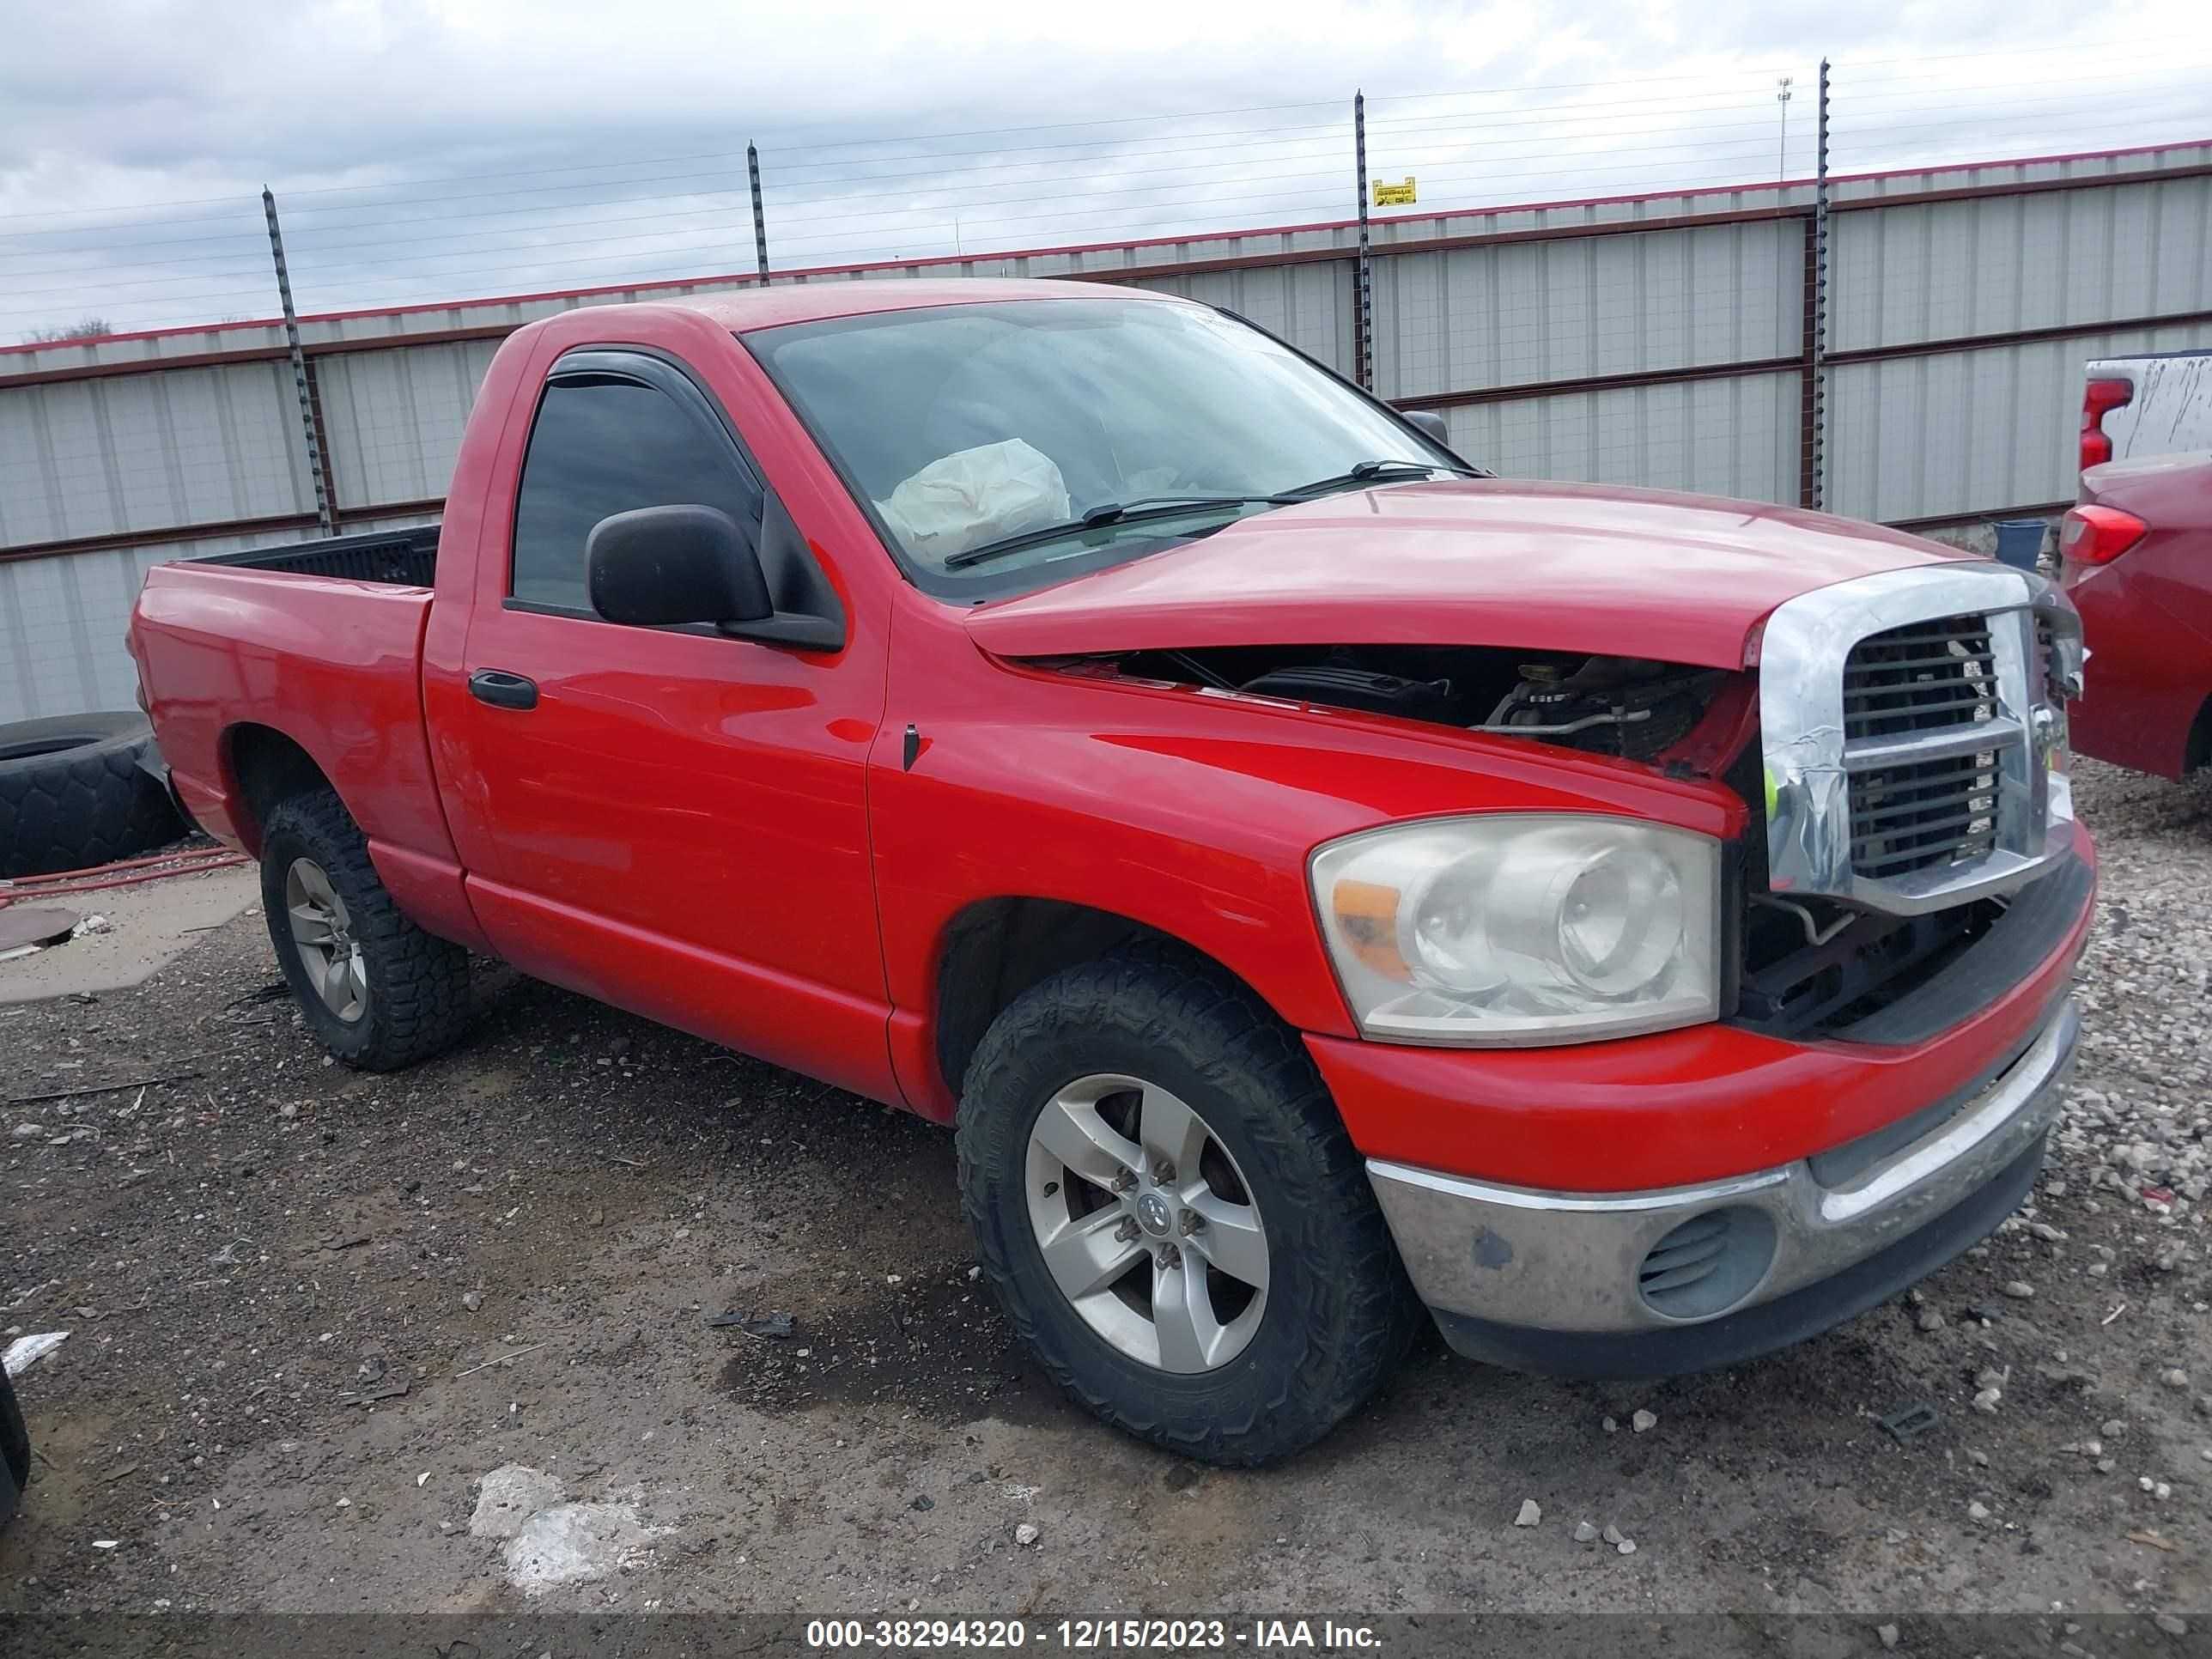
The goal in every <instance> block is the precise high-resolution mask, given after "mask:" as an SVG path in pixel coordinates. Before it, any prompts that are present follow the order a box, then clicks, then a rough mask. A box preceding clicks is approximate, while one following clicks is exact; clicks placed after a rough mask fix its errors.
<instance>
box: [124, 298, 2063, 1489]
mask: <svg viewBox="0 0 2212 1659" xmlns="http://www.w3.org/2000/svg"><path fill="white" fill-rule="evenodd" d="M131 645H132V649H133V651H134V652H135V653H136V655H137V661H138V664H139V668H140V671H141V675H142V678H143V686H144V696H145V697H146V699H147V700H148V702H149V706H150V708H151V712H152V714H153V717H154V720H155V726H156V728H157V730H158V732H159V735H160V738H161V747H162V750H163V751H164V753H165V754H166V755H167V757H168V759H169V761H170V763H171V764H172V766H173V775H174V781H175V786H176V788H177V790H178V792H179V795H180V796H181V798H182V799H183V800H184V801H185V804H186V805H188V806H189V807H190V809H191V811H192V812H193V813H194V814H196V815H197V817H198V819H199V821H200V823H203V824H204V825H205V826H206V827H207V828H208V829H210V831H212V832H213V833H214V834H216V836H221V837H222V838H223V839H224V840H226V841H228V842H233V843H234V844H236V845H238V846H240V847H243V848H247V849H248V850H250V851H251V852H252V853H253V854H256V855H258V858H259V860H260V861H261V867H262V872H263V884H264V892H265V895H266V898H267V911H268V918H269V931H270V938H271V940H272V941H273V943H274V945H275V946H276V955H277V957H278V959H279V960H280V962H281V963H283V971H284V973H285V975H287V977H288V978H289V981H291V984H292V987H293V989H294V990H295V993H296V994H297V995H298V997H299V1000H300V1003H301V1006H302V1008H303V1009H304V1010H305V1015H306V1018H307V1023H308V1024H309V1025H310V1026H311V1027H312V1029H313V1030H314V1031H315V1033H316V1034H317V1036H319V1038H320V1039H321V1040H322V1042H324V1043H325V1044H326V1045H327V1046H328V1047H329V1048H330V1049H331V1052H332V1053H333V1054H336V1055H337V1056H338V1057H339V1058H340V1059H341V1060H346V1061H348V1062H349V1063H351V1064H354V1065H356V1066H366V1067H369V1068H372V1069H382V1068H386V1067H392V1066H403V1065H405V1064H407V1063H409V1062H410V1061H413V1060H420V1059H422V1057H424V1056H425V1055H428V1054H431V1053H433V1052H434V1051H435V1050H437V1049H439V1048H442V1047H444V1046H445V1045H447V1043H449V1042H453V1040H454V1038H455V1037H456V1036H458V1035H459V1032H460V1030H461V1029H462V1025H463V1022H464V1020H465V1018H466V1013H467V1008H468V979H469V957H470V955H471V952H473V953H476V954H478V955H482V956H486V957H499V958H502V959H504V960H506V961H507V962H509V963H513V964H515V965H516V966H517V967H519V968H520V969H522V970H523V971H524V972H526V973H529V974H532V975H537V976H538V977H540V978H542V979H545V980H549V981H553V982H554V983H556V984H559V985H563V986H568V987H573V988H574V989H575V990H578V991H580V992H583V993H585V994H589V995H591V996H594V997H598V998H602V999H604V1000H606V1001H608V1002H611V1003H614V1004H617V1005H618V1006H622V1007H624V1008H628V1009H632V1010H635V1011H636V1012H639V1013H641V1014H644V1015H647V1016H649V1017H650V1018H654V1019H658V1020H662V1021H665V1022H666V1023H667V1024H671V1025H673V1026H677V1027H680V1028H681V1029H683V1030H687V1031H692V1032H696V1033H697V1034H699V1035H700V1036H704V1037H708V1038H710V1039H712V1040H713V1041H715V1042H721V1043H726V1044H728V1045H730V1046H731V1047H733V1048H741V1049H744V1050H745V1051H747V1052H748V1053H750V1054H758V1055H762V1056H763V1057H765V1058H767V1059H769V1060H774V1061H776V1062H778V1063H780V1064H782V1065H786V1066H793V1067H796V1068H798V1069H799V1070H800V1071H803V1072H806V1073H811V1074H812V1075H814V1076H816V1077H818V1078H823V1079H828V1080H829V1081H830V1082H832V1083H835V1084H837V1085H841V1086H842V1087H844V1088H846V1089H849V1090H852V1091H855V1092H857V1093H859V1094H861V1095H864V1096H866V1097H870V1098H872V1099H874V1100H878V1101H886V1102H891V1103H897V1104H902V1105H904V1106H906V1107H908V1108H911V1109H913V1110H915V1111H916V1112H919V1113H921V1114H922V1115H925V1116H927V1117H930V1118H933V1119H936V1120H939V1121H943V1122H945V1123H949V1124H951V1125H954V1126H955V1127H956V1131H957V1141H958V1148H959V1154H960V1180H961V1186H962V1196H963V1202H964V1204H965V1206H966V1209H967V1212H968V1214H969V1218H970V1219H971V1220H972V1222H973V1224H974V1227H975V1235H976V1240H977V1243H978V1246H979V1249H980V1250H981V1257H982V1261H983V1262H984V1264H985V1266H986V1268H987V1273H988V1274H989V1277H990V1279H991V1280H992V1282H993V1283H994V1285H995V1286H996V1288H997V1291H998V1294H999V1295H1000V1298H1001V1299H1002V1301H1003V1302H1004V1304H1005V1306H1006V1312H1007V1315H1008V1316H1009V1317H1010V1318H1011V1319H1012V1322H1013V1323H1014V1325H1015V1326H1016V1327H1017V1328H1018V1330H1019V1331H1020V1332H1021V1334H1022V1335H1023V1336H1024V1339H1025V1340H1027V1341H1028V1343H1029V1344H1030V1346H1031V1347H1032V1349H1033V1350H1034V1351H1035V1352H1036V1356H1037V1358H1038V1359H1039V1360H1040V1362H1041V1363H1042V1364H1043V1365H1044V1366H1045V1367H1046V1369H1047V1370H1049V1371H1050V1372H1051V1373H1052V1374H1053V1375H1054V1376H1055V1377H1056V1378H1057V1379H1058V1380H1059V1381H1060V1383H1062V1384H1064V1385H1065V1386H1066V1388H1067V1389H1069V1390H1070V1391H1071V1392H1072V1393H1073V1395H1076V1396H1077V1397H1078V1398H1079V1399H1080V1400H1082V1401H1085V1403H1087V1404H1088V1405H1089V1406H1090V1407H1092V1408H1093V1409H1094V1410H1096V1411H1097V1413H1099V1415H1101V1416H1102V1417H1103V1418H1105V1419H1108V1420H1109V1421H1110V1422H1113V1423H1115V1424H1117V1425H1120V1426H1121V1427H1122V1428H1124V1429H1126V1430H1128V1431H1131V1432H1133V1433H1135V1434H1138V1435H1141V1436H1143V1437H1146V1438H1148V1439H1151V1440H1152V1441H1155V1442H1157V1443H1160V1444H1162V1445H1166V1446H1171V1447H1174V1448H1176V1449H1180V1450H1183V1451H1186V1452H1188V1453H1191V1454H1193V1455H1197V1456H1200V1457H1206V1458H1211V1459H1214V1460H1217V1461H1222V1462H1260V1461H1262V1460H1265V1459H1267V1458H1269V1457H1273V1456H1276V1455H1281V1454H1284V1453H1286V1452H1289V1451H1291V1450H1294V1449H1297V1448H1299V1447H1301V1446H1304V1445H1305V1444H1307V1443H1310V1442H1311V1441H1312V1440H1314V1439H1315V1438H1316V1437H1318V1436H1320V1435H1322V1433H1324V1432H1326V1431H1327V1430H1328V1428H1329V1427H1330V1426H1331V1425H1333V1424H1334V1423H1335V1422H1337V1421H1338V1420H1339V1419H1341V1418H1342V1417H1343V1416H1344V1415H1345V1414H1346V1413H1347V1412H1349V1411H1351V1410H1352V1409H1353V1408H1354V1407H1357V1406H1358V1404H1359V1403H1360V1402H1361V1401H1363V1400H1364V1398H1366V1397H1367V1396H1368V1395H1369V1394H1370V1392H1371V1391H1372V1390H1373V1389H1375V1388H1376V1386H1377V1385H1378V1384H1379V1383H1381V1382H1382V1381H1383V1378H1384V1377H1385V1376H1387V1375H1388V1373H1389V1370H1391V1368H1392V1366H1393V1365H1394V1364H1395V1363H1396V1362H1397V1360H1398V1358H1399V1357H1400V1356H1401V1353H1402V1352H1403V1351H1404V1349H1405V1347H1406V1346H1407V1342H1408V1341H1409V1340H1411V1338H1412V1337H1413V1334H1414V1333H1415V1330H1416V1328H1417V1327H1418V1325H1419V1322H1420V1321H1421V1319H1422V1318H1423V1317H1424V1313H1423V1310H1424V1309H1425V1310H1426V1314H1427V1316H1432V1317H1433V1318H1434V1319H1435V1321H1436V1322H1437V1324H1438V1325H1439V1326H1440V1327H1441V1328H1442V1329H1443V1334H1444V1335H1445V1336H1446V1337H1447V1338H1448V1339H1449V1341H1450V1343H1451V1345H1452V1346H1454V1347H1455V1348H1456V1349H1457V1350H1459V1351H1460V1352H1462V1353H1464V1354H1468V1355H1470V1356H1474V1357H1476V1358H1481V1359H1485V1360H1489V1361H1493V1362H1496V1363H1500V1364H1508V1365H1514V1366H1521V1367H1526V1368H1530V1369H1535V1370H1548V1371H1553V1372H1559V1373H1563V1374H1579V1375H1585V1376H1589V1375H1599V1376H1632V1375H1636V1376H1640V1375H1650V1374H1656V1373H1662V1372H1668V1371H1675V1370H1688V1369H1694V1368H1701V1367H1707V1366H1713V1365H1719V1364H1729V1363H1732V1362H1735V1361H1738V1360H1741V1359H1743V1358H1747V1357H1748V1356H1751V1355H1754V1354H1758V1353H1761V1352H1766V1351H1768V1350H1771V1349H1772V1348H1774V1347H1777V1346H1780V1345H1782V1344H1784V1343H1788V1342H1790V1341H1793V1340H1796V1339H1799V1338H1802V1337H1804V1336H1807V1335H1809V1334H1813V1333H1814V1332H1818V1331H1820V1330H1823V1329H1825V1328H1827V1327H1830V1326H1832V1325H1834V1324H1836V1323H1837V1322H1839V1321H1841V1320H1844V1319H1846V1318H1848V1317H1850V1316H1852V1315H1854V1314H1856V1313H1857V1312H1859V1311H1861V1310H1864V1309H1866V1308H1869V1307H1870V1306H1872V1305H1874V1304H1875V1303H1877V1302H1880V1301H1881V1300H1882V1299H1883V1298H1885V1297H1889V1296H1892V1295H1893V1294H1894V1293H1895V1292H1897V1291H1899V1289H1901V1288H1902V1287H1903V1286H1905V1285H1907V1284H1910V1283H1911V1282H1912V1281H1913V1280H1914V1279H1917V1278H1919V1277H1920V1276H1921V1275H1923V1274H1924V1273H1928V1272H1929V1271H1930V1270H1931V1269H1932V1268H1934V1267H1936V1266H1938V1265H1939V1264H1941V1263H1942V1262H1944V1261H1948V1260H1950V1259H1951V1258H1952V1257H1954V1256H1955V1255H1958V1254H1959V1253H1960V1251H1961V1250H1963V1249H1966V1246H1967V1245H1969V1244H1970V1243H1972V1242H1974V1241H1975V1240H1976V1239H1978V1238H1979V1237H1983V1236H1984V1234H1986V1233H1988V1232H1989V1231H1990V1230H1991V1229H1992V1228H1993V1227H1995V1226H1996V1224H1997V1223H1998V1222H1999V1221H2000V1220H2001V1219H2002V1218H2003V1217H2004V1216H2005V1215H2006V1214H2008V1212H2010V1211H2011V1210H2012V1209H2013V1207H2014V1206H2015V1205H2016V1204H2018V1203H2019V1202H2020V1200H2021V1197H2022V1196H2023V1194H2026V1193H2027V1190H2028V1188H2029V1185H2030V1182H2032V1181H2033V1177H2034V1176H2035V1173H2036V1170H2037V1169H2038V1168H2039V1165H2040V1164H2041V1161H2042V1158H2043V1152H2044V1143H2045V1135H2046V1133H2047V1131H2048V1129H2049V1127H2050V1126H2051V1121H2052V1118H2053V1115H2055V1113H2056V1112H2057V1108H2058V1089H2057V1085H2058V1083H2059V1080H2060V1079H2061V1077H2062V1075H2063V1071H2064V1068H2065V1066H2067V1064H2068V1062H2069V1059H2070V1057H2071V1054H2072V1050H2073V1048H2074V1043H2075V1030H2076V1025H2077V1021H2076V1016H2075V1010H2074V1006H2073V1003H2072V1001H2071V1000H2070V998H2069V981H2070V977H2071V975H2072V972H2073V969H2074V964H2075V957H2076V956H2077V955H2078V953H2079V951H2080V949H2081V941H2082V938H2083V935H2084V933H2085V932H2086V930H2087V926H2088V922H2089V916H2090V907H2091V900H2092V896H2093V887H2094V884H2095V882H2094V862H2093V853H2092V850H2091V848H2090V845H2089V842H2088V838H2087V836H2085V835H2084V834H2083V833H2082V832H2081V829H2079V827H2078V826H2077V825H2076V824H2075V821H2074V816H2073V811H2072V807H2071V800H2070V795H2069V784H2068V775H2067V754H2066V740H2065V734H2066V726H2065V708H2066V699H2067V697H2068V696H2069V693H2070V692H2072V691H2074V690H2077V689H2078V686H2079V678H2080V673H2081V632H2080V627H2079V624H2078V622H2077V619H2076V617H2075V614H2074V611H2073V610H2072V609H2071V607H2070V606H2069V605H2068V604H2067V603H2066V601H2065V599H2064V598H2063V596H2062V595H2061V594H2060V593H2059V592H2057V590H2055V589H2054V588H2052V587H2051V586H2050V585H2049V584H2047V583H2045V582H2043V581H2041V580H2039V579H2037V578H2036V577H2034V576H2032V575H2028V574H2023V573H2021V572H2019V571H2016V570H2012V569H2008V568H2005V567H2003V566H2001V565H1997V564H1994V563H1991V562H1988V561H1986V560H1978V559H1971V558H1966V557H1963V556H1959V555H1957V554H1955V553H1954V552H1952V551H1951V550H1947V549H1945V548H1942V547H1938V546H1936V545H1933V544H1929V543H1928V542H1924V541H1919V540H1916V539H1914V538H1911V537H1909V536H1905V535H1899V534H1895V533H1893V532H1888V531H1885V530H1881V529H1877V528H1875V527H1873V526H1868V525H1864V524H1856V523H1850V522H1846V521H1844V520H1837V519H1831V518H1825V517H1821V516H1820V515H1818V514H1815V513H1803V512H1797V511H1794V510H1790V509H1786V508H1781V507H1768V506H1760V505H1755V504H1751V503H1747V502H1743V501H1723V500H1719V499H1716V498H1711V497H1703V496H1691V495H1665V494H1661V493H1657V492H1654V491H1649V490H1641V489H1613V488H1602V487H1597V486H1590V485H1577V484H1560V483H1512V482H1509V481H1506V480H1503V479H1498V478H1494V477H1490V476H1488V475H1487V474H1485V473H1483V472H1482V471H1480V470H1479V469H1476V468H1473V467H1470V466H1468V465H1466V464H1465V463H1464V462H1462V460H1461V459H1459V458H1458V457H1457V456H1455V454H1453V453H1451V452H1450V451H1449V449H1448V448H1446V447H1444V446H1443V443H1442V442H1441V441H1440V431H1439V428H1438V424H1437V422H1435V420H1434V418H1433V417H1421V416H1404V415H1401V414H1399V413H1397V412H1396V411H1395V410H1391V409H1390V408H1389V407H1388V406H1386V405H1384V404H1380V403H1378V402H1376V401H1374V400H1373V399H1371V398H1368V397H1367V396H1366V395H1365V394H1364V393H1363V392H1359V391H1358V390H1357V389H1356V388H1354V387H1352V386H1348V385H1346V383H1345V382H1343V381H1342V380H1339V379H1337V378H1336V377H1334V375H1332V374H1328V372H1327V371H1325V370H1323V369H1322V368H1319V367H1318V366H1316V365H1315V364H1314V363H1312V362H1310V361H1308V360H1306V359H1305V358H1304V357H1302V356H1299V355H1298V354H1297V353H1296V352H1294V351H1292V350H1291V349H1289V348H1287V347H1285V346H1284V345H1282V344H1281V343H1279V342H1277V341H1275V340H1274V339H1273V338H1272V337H1269V336H1268V335H1267V334H1265V333H1263V332H1261V331H1258V330H1257V329H1255V328H1253V327H1251V326H1250V325H1247V324H1246V323H1244V322H1243V321H1242V320H1241V319H1237V318H1235V317H1233V316H1230V315H1228V314H1225V313H1221V312H1219V311H1216V310H1214V309H1212V308H1210V307H1205V306H1200V305H1196V304H1193V303H1190V302H1188V301H1182V300H1178V299H1174V298H1170V297H1169V296H1166V295H1155V294H1145V293H1138V292H1132V291H1128V290H1123V289H1110V288H1103V287H1091V286H1079V285H1075V284H1054V283H926V282H899V283H888V282H881V283H850V284H813V283H809V284H805V285H793V286H791V287H784V288H774V289H768V290H765V291H762V292H755V293H749V294H744V295H735V296H732V297H729V298H725V299H716V300H709V301H699V302H697V303H686V304H654V305H635V306H611V307H602V308H595V309H589V310H579V311H572V312H569V313H565V314H563V315H560V316H556V317H551V318H548V319H544V320H543V321H540V322H537V323H533V324H532V325H529V326H527V327H526V328H523V329H521V330H520V331H518V332H516V333H515V334H514V335H513V336H512V337H510V338H509V339H508V340H507V343H505V345H504V346H502V347H501V350H500V352H499V355H498V356H497V358H496V359H495V361H494V362H493V364H492V366H491V368H490V371H489V374H487V376H486V378H485V380H484V383H483V388H482V390H481V392H479V393H478V395H477V402H476V407H475V410H474V412H473V414H472V415H471V417H470V421H469V424H468V428H467V431H466V434H465V436H464V438H463V441H462V443H461V447H460V453H459V460H458V463H457V465H456V468H455V472H454V477H453V488H452V493H451V495H450V497H449V503H448V507H447V517H446V519H445V521H444V523H443V525H442V526H440V527H438V528H437V529H436V530H435V531H432V532H401V533H398V534H390V535H370V536H352V537H344V538H337V539H336V540H333V541H329V542H322V543H311V544H307V545H305V546H302V547H297V548H289V549H283V550H276V551H273V552H257V553H252V554H244V555H234V556H228V557H222V558H215V559H202V560H197V561H191V562H182V563H176V564H167V565H162V566H160V567H157V568H155V570H154V571H153V572H152V573H151V574H150V575H149V577H148V579H147V582H146V586H145V590H144V592H143V594H142V596H141V597H140V599H139V602H138V607H137V613H136V616H135V618H134V620H133V623H132V627H131Z"/></svg>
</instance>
